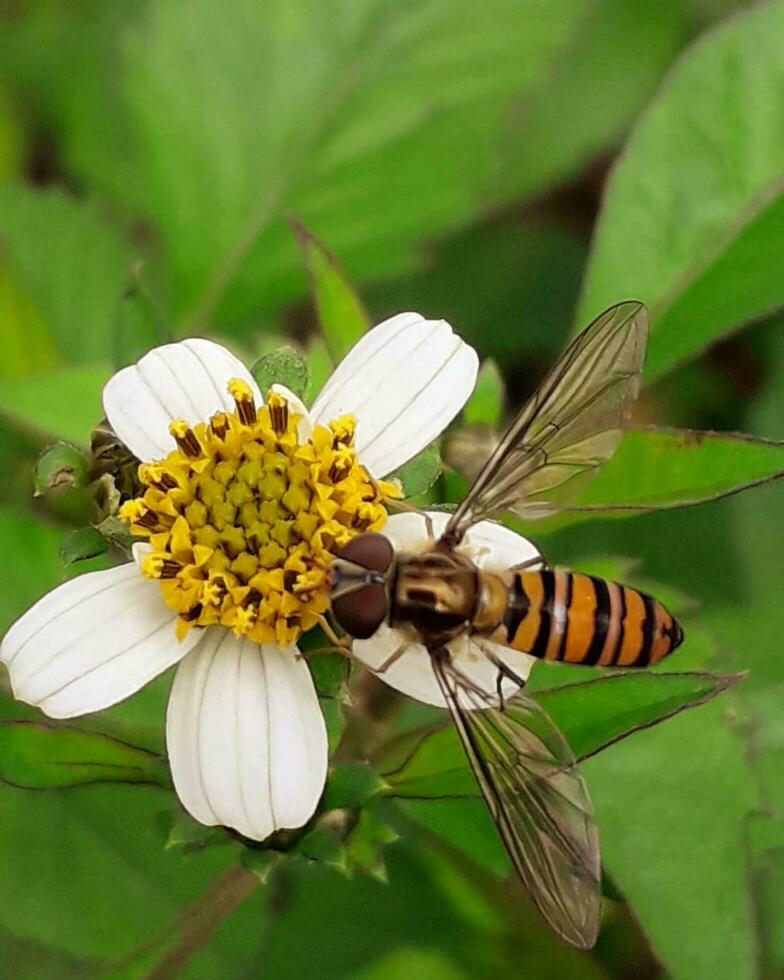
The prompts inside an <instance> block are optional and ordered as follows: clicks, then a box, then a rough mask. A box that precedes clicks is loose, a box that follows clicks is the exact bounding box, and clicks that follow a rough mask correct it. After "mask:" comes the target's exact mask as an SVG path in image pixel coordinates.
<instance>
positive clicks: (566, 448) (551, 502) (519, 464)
mask: <svg viewBox="0 0 784 980" xmlns="http://www.w3.org/2000/svg"><path fill="white" fill-rule="evenodd" d="M648 326H649V325H648V314H647V311H646V309H645V307H644V306H643V305H642V304H641V303H636V302H627V303H620V304H619V305H618V306H613V307H610V309H608V310H605V312H604V313H602V314H601V315H600V316H598V317H597V318H596V319H595V320H594V321H593V323H591V324H590V325H589V326H588V327H586V329H585V330H584V331H583V332H582V333H581V334H580V335H579V336H578V337H577V338H576V339H575V340H574V341H572V343H571V344H569V346H568V347H567V348H566V350H565V351H564V352H563V354H562V355H561V357H560V358H559V359H558V361H556V363H555V365H554V366H553V368H552V370H551V371H550V373H549V374H548V375H547V377H546V378H545V379H544V381H543V382H542V384H541V385H540V386H539V388H538V389H537V391H536V392H535V393H534V395H533V396H532V397H531V399H530V400H529V401H528V402H527V404H526V405H525V406H524V407H523V409H522V410H521V411H520V413H519V414H518V416H517V418H516V419H515V420H514V422H513V423H512V424H511V426H510V427H509V429H508V430H507V432H506V433H505V435H504V437H503V438H502V439H501V442H500V443H499V444H498V446H497V447H496V449H495V451H494V452H493V454H492V455H491V457H490V459H489V460H488V461H487V463H486V464H485V465H484V467H483V468H482V470H481V471H480V473H479V475H478V476H477V478H476V480H475V481H474V483H473V485H472V487H471V489H470V490H469V491H468V494H467V495H466V497H465V498H464V499H463V501H462V502H461V503H460V505H459V507H458V508H457V510H456V511H455V513H454V514H453V516H452V518H451V519H450V521H449V523H448V524H447V527H446V529H445V532H444V535H445V537H446V538H447V539H449V540H450V541H451V542H452V543H455V542H457V541H459V540H460V539H461V538H462V536H463V535H464V534H465V532H466V530H467V529H468V528H469V527H470V526H471V525H472V524H475V523H476V522H477V521H480V520H482V519H484V518H487V517H492V516H494V515H495V514H497V513H499V512H500V511H503V510H510V511H513V512H514V513H516V514H518V515H519V516H521V517H524V518H528V519H533V518H537V517H545V516H547V515H549V514H552V513H554V512H555V511H557V510H558V509H559V508H560V507H561V506H564V504H565V503H566V502H568V500H570V499H572V498H574V497H575V496H576V495H578V494H579V492H580V491H581V490H582V487H583V484H584V482H585V480H584V479H582V478H585V479H587V478H590V477H591V476H592V474H593V473H594V471H595V470H596V469H597V468H598V467H599V466H600V465H601V464H602V463H605V462H606V461H607V460H608V459H609V458H610V457H611V456H612V455H613V453H614V452H615V450H616V448H617V446H618V443H619V442H620V438H621V432H622V428H623V425H624V423H625V421H626V416H627V414H628V410H629V407H630V405H631V403H632V401H633V400H634V398H636V395H637V390H638V387H639V373H640V370H641V368H642V363H643V360H644V358H645V348H646V343H647V337H648ZM556 498H557V499H556Z"/></svg>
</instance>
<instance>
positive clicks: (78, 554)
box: [60, 527, 109, 565]
mask: <svg viewBox="0 0 784 980" xmlns="http://www.w3.org/2000/svg"><path fill="white" fill-rule="evenodd" d="M108 550H109V542H108V541H107V540H106V538H105V537H104V536H103V534H101V532H100V531H99V530H97V528H94V527H79V528H76V530H74V531H71V533H70V534H69V535H68V537H67V538H65V540H64V541H63V543H62V544H61V545H60V559H61V561H62V562H63V564H64V565H72V564H73V563H74V562H79V561H87V560H88V559H89V558H97V557H98V556H99V555H103V554H105V553H106V552H107V551H108Z"/></svg>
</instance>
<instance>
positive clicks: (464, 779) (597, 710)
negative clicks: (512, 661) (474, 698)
mask: <svg viewBox="0 0 784 980" xmlns="http://www.w3.org/2000/svg"><path fill="white" fill-rule="evenodd" d="M738 680H739V677H738V675H730V676H727V677H718V676H716V675H714V674H709V673H700V672H694V673H666V674H664V673H662V674H656V673H650V672H642V673H634V672H627V673H623V674H610V675H607V674H605V675H602V676H598V677H596V678H594V679H592V680H589V681H583V682H580V683H576V684H568V685H565V686H562V687H555V688H549V689H547V690H545V691H541V692H539V693H538V694H537V695H535V696H536V698H537V699H538V700H540V701H541V704H542V706H543V707H544V708H545V709H546V710H547V712H548V713H549V714H550V715H551V716H552V718H553V720H554V721H555V723H556V724H557V725H558V727H559V728H560V729H561V731H562V732H563V734H564V737H565V738H566V740H567V742H568V743H569V745H570V746H571V748H572V751H573V752H574V754H575V756H576V758H578V759H584V758H587V757H589V756H593V755H596V754H597V753H599V752H601V751H602V750H603V749H606V748H607V747H608V746H610V745H613V744H614V743H616V742H619V741H621V740H622V739H625V738H628V737H629V736H630V735H633V734H634V733H635V732H638V731H641V730H642V729H645V728H650V727H652V726H654V725H657V724H659V723H660V722H662V721H665V720H666V719H668V718H671V717H673V716H674V715H676V714H679V713H680V712H682V711H685V710H686V709H688V708H693V707H697V706H698V705H701V704H705V703H706V702H707V701H710V700H712V699H713V698H715V697H716V696H717V695H718V694H721V693H723V692H724V691H726V690H727V689H728V688H730V687H731V686H733V685H734V684H735V683H737V681H738ZM411 741H412V742H413V748H409V744H407V742H406V740H403V741H400V742H398V743H397V745H396V756H397V758H398V759H399V758H400V757H401V756H402V758H403V761H402V764H399V765H398V767H397V768H396V769H394V770H393V771H390V772H385V773H384V779H385V781H386V782H387V783H388V784H389V786H390V790H389V792H390V793H391V794H392V795H394V796H397V797H419V798H425V797H431V798H437V797H449V796H457V797H465V796H478V795H479V789H478V787H477V784H476V780H475V779H474V776H473V774H472V773H471V771H470V769H469V767H468V763H467V762H466V759H465V754H464V752H463V749H462V746H461V745H460V742H459V739H458V738H457V735H456V733H455V732H454V731H453V730H452V728H451V726H450V727H447V728H440V729H439V730H437V731H435V732H432V733H428V734H426V735H425V737H424V738H423V737H421V735H417V734H416V733H414V735H413V737H412V739H411ZM406 751H408V754H406Z"/></svg>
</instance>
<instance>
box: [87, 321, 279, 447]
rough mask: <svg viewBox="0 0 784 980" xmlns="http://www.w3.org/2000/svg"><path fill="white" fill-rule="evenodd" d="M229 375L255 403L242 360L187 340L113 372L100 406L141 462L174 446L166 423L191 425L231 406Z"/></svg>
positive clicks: (215, 347) (255, 390)
mask: <svg viewBox="0 0 784 980" xmlns="http://www.w3.org/2000/svg"><path fill="white" fill-rule="evenodd" d="M232 378H240V379H242V380H243V381H246V382H247V383H248V384H249V385H250V387H251V389H252V391H253V393H254V396H255V397H256V399H257V401H261V396H260V395H259V389H258V386H257V385H256V382H255V381H254V380H253V377H252V375H251V373H250V371H248V369H247V368H246V367H245V365H244V364H243V363H242V361H240V360H238V359H237V358H236V357H235V356H234V355H233V354H232V353H231V352H230V351H228V350H226V348H225V347H222V346H221V345H220V344H215V343H213V342H212V341H211V340H201V339H199V338H191V339H190V340H183V341H181V342H180V343H178V344H166V345H165V346H163V347H156V348H155V349H154V350H151V351H150V352H149V353H148V354H145V355H144V357H143V358H142V359H141V360H140V361H139V362H138V363H136V364H133V365H131V366H130V367H126V368H123V369H122V371H118V372H117V374H115V375H114V376H113V377H112V378H110V379H109V381H108V383H107V385H106V387H105V388H104V389H103V407H104V410H105V412H106V417H107V418H108V420H109V422H110V423H111V425H112V427H113V428H114V431H115V432H116V433H117V435H118V436H119V437H120V439H122V441H123V442H124V443H125V444H126V445H127V446H128V448H129V449H130V450H131V452H132V453H134V454H135V455H136V456H138V457H139V459H141V460H153V459H162V458H163V457H164V456H166V454H167V453H169V452H171V450H172V449H174V448H175V442H174V439H173V438H172V436H171V435H170V434H169V423H170V422H173V421H175V420H176V419H185V421H186V422H189V423H190V424H191V425H193V424H194V423H196V422H207V421H208V420H209V418H210V416H211V415H213V414H214V413H215V412H218V411H221V410H225V411H232V410H233V409H234V400H233V398H232V397H231V395H230V394H229V393H228V391H227V385H228V383H229V381H230V380H231V379H232Z"/></svg>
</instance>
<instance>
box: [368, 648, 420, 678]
mask: <svg viewBox="0 0 784 980" xmlns="http://www.w3.org/2000/svg"><path fill="white" fill-rule="evenodd" d="M409 646H411V644H410V643H409V642H408V640H403V642H402V643H401V644H400V646H399V647H398V648H397V650H395V652H394V653H391V654H390V655H389V656H388V657H387V659H386V660H385V661H384V662H383V663H382V664H381V666H379V667H374V668H373V673H374V674H384V673H386V671H388V670H389V668H390V667H391V666H392V664H394V663H397V661H398V660H400V658H401V657H402V656H403V654H404V653H405V652H406V650H408V648H409Z"/></svg>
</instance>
